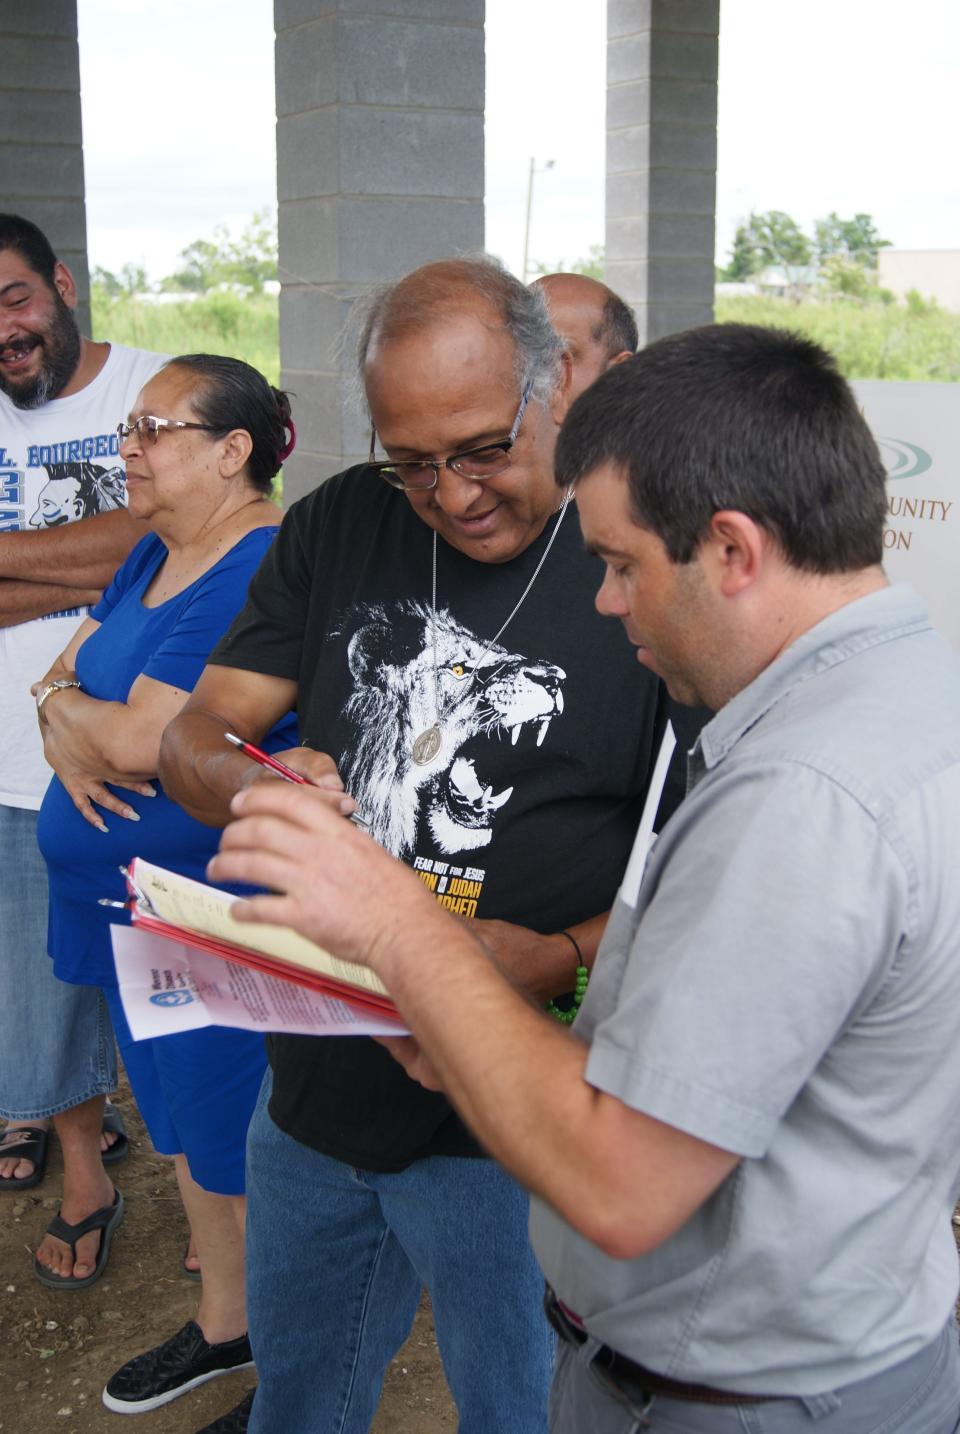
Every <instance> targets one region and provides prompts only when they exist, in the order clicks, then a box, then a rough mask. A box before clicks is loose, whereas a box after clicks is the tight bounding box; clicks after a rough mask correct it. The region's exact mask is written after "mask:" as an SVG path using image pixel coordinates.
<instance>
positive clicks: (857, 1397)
mask: <svg viewBox="0 0 960 1434" xmlns="http://www.w3.org/2000/svg"><path fill="white" fill-rule="evenodd" d="M595 1350H596V1342H595V1341H590V1342H589V1343H588V1344H585V1345H583V1346H582V1347H581V1348H580V1349H574V1348H573V1347H572V1346H571V1345H569V1344H563V1343H561V1345H560V1351H559V1354H558V1356H557V1369H556V1374H555V1376H554V1381H553V1389H552V1390H551V1394H550V1431H551V1434H960V1348H958V1345H957V1327H956V1325H955V1324H954V1322H953V1320H950V1322H949V1324H948V1325H947V1326H946V1328H945V1329H944V1330H943V1332H942V1334H941V1335H940V1337H939V1338H938V1339H936V1340H934V1341H933V1343H932V1344H929V1345H927V1347H926V1349H921V1350H920V1351H919V1353H917V1354H915V1355H913V1356H911V1358H910V1359H906V1360H904V1361H903V1363H902V1364H897V1365H895V1366H894V1367H893V1368H892V1369H885V1370H883V1371H882V1373H880V1374H874V1375H871V1376H870V1377H869V1378H867V1379H861V1380H857V1381H855V1382H854V1383H852V1384H844V1385H841V1386H840V1387H839V1388H838V1389H833V1390H830V1391H829V1392H828V1393H826V1394H816V1395H812V1396H810V1397H809V1398H806V1399H803V1398H792V1399H772V1400H770V1402H769V1403H767V1404H733V1405H720V1404H695V1403H688V1402H686V1401H684V1400H679V1399H666V1398H664V1397H663V1396H655V1397H654V1398H653V1399H651V1400H649V1401H647V1402H645V1401H643V1400H642V1399H640V1398H639V1397H637V1396H633V1397H631V1396H630V1395H629V1394H627V1395H626V1397H624V1395H622V1394H618V1393H616V1392H614V1391H613V1390H611V1388H610V1385H609V1384H608V1383H607V1382H606V1381H605V1379H604V1378H603V1376H601V1375H600V1374H598V1373H597V1372H596V1370H595V1369H594V1368H592V1367H591V1365H590V1359H591V1356H592V1355H593V1353H595Z"/></svg>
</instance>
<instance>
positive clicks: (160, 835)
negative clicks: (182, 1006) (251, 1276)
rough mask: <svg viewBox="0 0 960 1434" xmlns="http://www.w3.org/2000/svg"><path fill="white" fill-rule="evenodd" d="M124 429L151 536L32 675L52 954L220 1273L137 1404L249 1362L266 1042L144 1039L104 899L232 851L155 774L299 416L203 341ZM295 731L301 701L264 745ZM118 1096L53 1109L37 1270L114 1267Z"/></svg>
mask: <svg viewBox="0 0 960 1434" xmlns="http://www.w3.org/2000/svg"><path fill="white" fill-rule="evenodd" d="M118 435H119V437H120V453H121V456H122V457H123V459H124V461H125V463H126V469H127V494H128V505H129V508H130V511H131V512H132V513H134V514H135V515H136V516H137V517H139V518H142V519H143V520H144V523H145V525H146V527H147V528H148V529H149V532H148V533H147V535H146V536H145V537H144V538H143V539H142V540H141V541H140V543H139V544H138V545H137V547H136V548H134V550H133V552H132V553H131V554H130V556H129V558H128V559H127V560H126V562H125V563H124V564H123V566H122V567H121V569H120V570H119V572H118V573H117V575H116V577H115V579H114V581H113V583H112V584H111V585H110V587H109V589H108V590H107V591H106V593H104V595H103V598H102V599H101V601H100V602H99V603H98V604H97V606H96V607H95V608H93V610H92V612H91V614H90V616H89V617H88V618H86V619H85V620H84V621H83V623H82V624H81V625H80V627H79V628H78V630H77V632H76V634H75V635H74V637H73V640H72V641H71V642H70V644H69V646H68V647H67V648H66V649H65V651H64V652H63V653H62V654H61V656H60V658H59V659H58V660H57V662H56V663H55V664H54V666H53V667H52V668H51V670H50V671H49V672H48V673H47V674H46V676H45V677H44V678H43V679H42V680H41V681H40V682H39V683H37V684H36V687H35V689H34V690H35V693H36V696H37V706H38V713H39V721H40V727H41V731H42V733H43V737H44V749H45V754H46V757H47V760H48V762H49V763H50V765H51V766H52V767H53V769H54V772H55V774H56V775H55V776H54V777H53V779H52V781H51V783H50V786H49V788H48V790H47V793H46V796H45V798H44V802H43V806H42V809H41V813H40V823H39V840H40V847H41V850H42V851H43V854H44V857H45V858H46V861H47V865H48V869H49V877H50V954H51V956H52V957H53V961H54V969H55V971H56V974H57V975H58V976H59V977H60V978H61V979H62V980H65V981H71V982H77V983H80V984H85V985H95V986H98V987H100V988H101V990H102V991H103V993H104V996H105V998H106V1004H107V1006H108V1007H109V1013H110V1017H111V1018H112V1021H113V1025H114V1029H115V1032H116V1035H117V1042H118V1045H119V1047H120V1050H121V1052H122V1054H123V1058H124V1064H125V1066H126V1069H127V1073H128V1076H129V1079H130V1084H131V1087H132V1089H133V1093H134V1096H135V1097H136V1100H137V1104H138V1106H139V1108H140V1111H141V1114H142V1115H143V1118H144V1121H145V1123H146V1126H147V1129H148V1131H149V1133H150V1137H151V1139H152V1141H153V1144H154V1146H155V1148H156V1149H157V1150H158V1151H160V1152H161V1153H163V1154H169V1155H172V1156H173V1157H174V1160H175V1164H176V1169H177V1178H178V1181H179V1184H180V1190H181V1194H182V1196H183V1202H184V1205H185V1207H186V1210H187V1214H188V1217H189V1220H190V1225H191V1230H192V1232H193V1236H194V1239H195V1241H196V1247H197V1253H198V1255H199V1258H200V1264H201V1269H202V1276H203V1278H202V1287H201V1298H200V1306H199V1310H198V1312H197V1316H196V1320H191V1321H189V1322H188V1324H187V1325H185V1326H184V1328H183V1329H182V1330H180V1331H178V1333H177V1334H176V1335H174V1336H173V1337H172V1338H171V1339H170V1340H167V1341H165V1343H164V1344H162V1345H160V1346H159V1347H158V1348H157V1349H155V1350H150V1351H148V1352H147V1353H146V1354H142V1355H140V1356H138V1357H137V1358H135V1359H133V1360H131V1361H130V1362H129V1363H128V1364H126V1365H124V1366H123V1368H122V1369H120V1370H118V1371H117V1373H116V1374H115V1375H114V1376H113V1378H112V1379H111V1380H110V1382H109V1384H108V1386H107V1388H106V1389H105V1390H104V1402H105V1403H106V1404H107V1406H108V1407H109V1408H111V1409H115V1410H118V1411H120V1412H125V1413H127V1412H129V1413H134V1412H140V1411H143V1410H147V1409H153V1408H156V1407H158V1406H159V1405H160V1404H164V1403H166V1402H167V1401H168V1400H169V1399H173V1398H176V1396H177V1395H178V1394H181V1393H183V1392H184V1390H185V1389H188V1388H191V1387H192V1386H193V1385H194V1384H197V1383H199V1382H201V1381H202V1380H205V1379H208V1378H212V1377H213V1376H214V1375H215V1374H217V1373H220V1372H223V1371H225V1370H227V1369H231V1368H236V1367H240V1366H242V1365H244V1364H248V1363H249V1362H250V1360H251V1354H250V1347H249V1343H248V1341H247V1333H246V1331H247V1324H246V1310H245V1304H244V1287H243V1281H244V1263H243V1219H244V1194H243V1192H244V1183H243V1157H244V1143H245V1137H246V1127H247V1123H248V1121H249V1118H250V1115H251V1113H252V1111H253V1107H254V1103H255V1100H256V1095H257V1091H258V1089H259V1086H260V1081H261V1077H262V1074H263V1069H264V1064H265V1055H264V1044H263V1040H262V1038H261V1037H260V1036H258V1035H256V1034H254V1033H250V1032H246V1031H234V1030H224V1029H218V1028H208V1029H204V1030H200V1031H192V1032H187V1033H184V1034H178V1035H168V1036H164V1037H161V1038H157V1039H155V1040H148V1041H137V1042H134V1041H133V1040H132V1038H131V1036H130V1032H129V1029H128V1027H127V1024H126V1020H125V1018H124V1014H123V1009H122V1006H121V1003H120V999H119V994H118V991H117V985H116V974H115V970H114V965H113V958H112V953H111V946H110V933H109V927H110V924H111V922H116V921H117V920H118V913H117V912H116V911H110V910H108V909H105V908H104V907H103V906H100V905H98V904H97V903H98V898H100V897H114V898H116V899H121V900H122V899H123V897H124V895H125V891H124V883H123V878H122V877H121V875H120V873H119V867H120V866H121V865H123V864H125V863H126V862H128V861H129V860H130V858H131V857H132V856H134V855H139V856H143V857H145V858H147V859H148V860H151V861H156V862H158V863H159V864H161V865H165V866H169V867H171V868H174V869H176V870H177V871H180V872H182V873H184V874H185V875H187V876H192V877H196V878H198V879H201V880H202V879H204V869H205V866H206V863H207V861H208V859H209V857H210V856H211V855H212V854H213V852H214V851H215V850H216V846H217V839H218V835H219V834H218V833H217V832H216V831H215V830H213V829H212V828H209V827H205V826H203V825H201V823H199V822H197V821H195V820H193V818H191V817H188V816H187V814H186V813H185V812H184V811H183V809H182V808H181V807H179V806H177V805H176V803H174V802H173V801H171V800H170V799H169V798H168V797H167V796H166V795H165V794H164V792H163V790H162V788H161V787H160V786H159V784H158V783H157V781H156V771H157V755H158V751H159V747H160V738H161V735H162V733H163V729H164V727H165V726H166V724H167V723H168V722H169V721H170V720H171V718H172V717H174V716H175V715H176V713H177V712H178V711H179V710H180V708H181V706H182V705H183V703H184V702H185V701H186V699H187V696H188V694H189V693H190V691H191V690H192V688H193V686H194V684H195V683H196V681H197V678H198V677H199V675H200V673H201V671H202V670H203V667H204V664H205V662H206V660H207V657H208V655H209V653H210V651H211V649H212V648H213V646H214V644H215V643H216V642H217V640H218V639H219V638H220V636H221V635H222V634H223V633H224V632H225V631H226V629H227V627H228V626H229V624H230V622H231V620H232V619H233V617H234V616H235V614H236V613H237V611H238V610H239V609H240V607H241V606H242V604H243V601H244V598H245V596H246V590H247V585H248V583H249V580H250V578H251V576H252V575H253V573H254V571H255V569H256V568H257V566H258V564H259V562H260V559H261V558H262V557H263V555H264V553H265V552H266V550H267V548H268V547H269V545H270V543H271V542H272V540H273V537H274V535H275V532H276V527H277V524H278V523H279V521H280V512H279V510H278V508H277V507H276V505H275V504H274V503H273V502H271V500H270V497H269V493H270V488H271V483H272V480H273V478H274V476H275V474H276V473H277V471H278V469H279V467H280V464H281V462H282V461H283V459H284V458H285V457H286V456H287V454H288V453H289V451H290V449H291V448H292V442H293V439H292V435H293V425H292V422H291V420H290V409H289V405H288V402H287V398H286V395H284V394H282V393H279V392H278V391H277V390H276V389H273V388H271V387H270V386H269V385H268V384H267V382H266V381H265V380H264V379H263V378H262V377H261V375H260V374H258V373H257V372H256V370H254V369H252V368H250V367H249V366H248V365H247V364H244V363H241V362H240V361H239V360H236V359H228V358H220V357H214V356H211V355H191V356H187V357H184V358H179V359H174V360H172V361H171V362H170V363H169V364H167V366H166V367H165V368H163V369H162V370H161V371H160V372H159V373H158V374H157V375H156V376H155V377H154V378H153V379H151V381H150V382H149V383H148V384H147V385H146V387H145V388H144V389H143V391H142V392H141V394H140V395H139V398H138V400H137V403H136V405H135V407H134V410H133V412H132V413H131V414H130V415H129V421H128V422H127V423H121V424H120V426H119V428H118ZM296 740H297V738H296V732H295V726H294V719H293V717H292V716H291V717H290V718H288V719H285V721H284V722H283V723H281V724H279V725H278V727H277V728H275V729H274V732H273V733H272V734H271V738H270V739H268V740H267V742H266V743H265V745H266V746H267V747H268V748H270V749H274V750H279V749H281V748H284V747H290V746H295V745H296ZM119 919H122V918H119ZM65 1038H68V1037H67V1036H66V1035H65ZM102 1102H103V1098H102V1097H101V1096H98V1097H95V1098H94V1099H92V1100H89V1101H87V1102H85V1103H84V1104H82V1105H79V1106H76V1107H74V1109H73V1110H70V1111H65V1112H64V1113H63V1114H62V1115H61V1116H57V1117H56V1118H55V1123H56V1128H57V1133H58V1136H59V1138H60V1142H61V1145H62V1148H63V1155H64V1189H63V1203H62V1205H61V1208H60V1213H59V1215H58V1216H57V1218H56V1219H55V1220H54V1221H53V1222H52V1224H51V1225H50V1227H49V1230H48V1233H47V1235H46V1236H45V1238H44V1240H43V1242H42V1244H41V1245H40V1248H39V1250H38V1252H37V1258H36V1261H35V1272H36V1275H37V1278H38V1279H40V1280H41V1282H42V1283H44V1284H46V1285H50V1286H52V1287H54V1288H56V1289H62V1288H71V1289H77V1288H81V1287H84V1286H86V1285H88V1284H90V1283H92V1282H93V1281H94V1280H96V1279H98V1278H99V1276H100V1275H101V1274H102V1272H103V1269H104V1267H105V1264H106V1260H107V1256H108V1252H109V1244H110V1238H111V1236H112V1233H113V1230H114V1229H115V1228H116V1225H117V1224H118V1222H119V1220H120V1218H121V1216H122V1212H123V1199H122V1196H121V1195H120V1192H119V1191H117V1190H115V1189H114V1187H113V1185H112V1183H111V1181H110V1179H109V1177H108V1176H107V1174H106V1172H105V1171H104V1168H103V1165H102V1163H101V1159H100V1121H101V1111H102Z"/></svg>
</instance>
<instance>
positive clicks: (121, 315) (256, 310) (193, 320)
mask: <svg viewBox="0 0 960 1434" xmlns="http://www.w3.org/2000/svg"><path fill="white" fill-rule="evenodd" d="M91 309H92V314H93V325H92V327H93V337H94V338H95V339H111V340H112V341H113V342H114V343H118V344H129V345H131V346H132V347H133V348H138V349H155V350H156V351H157V352H158V353H168V354H173V355H176V354H191V353H215V354H228V355H229V356H230V357H231V358H240V359H245V360H246V362H247V363H249V364H252V365H253V367H254V368H256V369H259V370H260V372H261V373H262V374H263V375H264V377H265V378H266V379H267V380H268V381H269V382H270V383H272V384H274V385H277V384H279V382H280V321H279V304H278V301H277V296H276V295H275V294H251V295H249V296H247V297H241V296H240V295H239V294H230V293H215V294H204V295H203V296H202V298H199V299H194V300H193V302H192V303H179V304H150V303H145V302H144V301H143V300H142V299H137V298H128V297H123V298H117V299H111V298H109V297H108V296H107V295H106V294H105V293H104V291H103V290H102V289H99V288H97V287H94V290H93V293H92V295H91Z"/></svg>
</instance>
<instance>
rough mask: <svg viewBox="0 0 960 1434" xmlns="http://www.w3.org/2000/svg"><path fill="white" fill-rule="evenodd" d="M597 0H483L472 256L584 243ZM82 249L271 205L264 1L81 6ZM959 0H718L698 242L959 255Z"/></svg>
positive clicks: (594, 116)
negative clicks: (712, 177) (780, 220)
mask: <svg viewBox="0 0 960 1434" xmlns="http://www.w3.org/2000/svg"><path fill="white" fill-rule="evenodd" d="M605 8H606V7H605V5H604V4H603V3H602V0H487V112H486V165H487V175H486V190H487V247H488V248H489V249H490V250H491V251H492V252H493V253H496V254H499V255H500V256H501V258H503V259H504V260H505V261H506V262H507V263H508V264H509V265H510V266H511V267H512V268H514V269H515V270H519V268H520V265H521V262H522V252H523V227H524V211H525V204H526V193H527V175H528V169H529V164H530V159H531V157H535V158H536V161H537V165H538V167H540V166H543V165H545V163H546V161H547V160H548V159H552V160H553V161H554V166H553V168H552V169H549V170H546V169H544V170H543V172H542V173H538V174H537V176H536V181H535V194H534V208H533V222H532V226H531V239H530V252H531V258H532V259H538V260H541V261H543V262H544V263H546V264H548V265H550V266H556V265H559V263H560V262H561V261H564V260H566V261H567V262H570V261H573V260H574V259H576V258H578V257H580V256H583V255H586V254H587V253H588V251H589V248H590V246H591V245H592V244H602V243H603V173H604V105H605V97H604V82H605V39H606V37H605V22H604V14H605ZM78 11H79V28H80V66H81V75H82V85H83V126H84V154H85V164H86V183H87V226H88V233H89V248H90V260H91V263H92V264H100V265H102V266H103V267H105V268H109V269H117V268H119V267H120V266H121V265H122V264H123V263H124V262H126V261H128V260H129V261H132V262H135V263H141V264H143V265H144V266H145V267H146V268H147V270H148V272H149V273H150V276H151V277H152V278H160V277H161V276H162V275H164V274H166V273H169V272H170V271H171V269H173V268H174V267H175V265H176V259H177V254H178V253H179V251H180V250H181V249H182V248H184V246H185V245H187V244H188V243H190V242H191V241H192V240H193V239H197V238H207V237H210V236H211V234H212V231H213V228H214V226H215V225H216V224H218V223H226V224H228V225H229V226H230V227H231V228H233V229H234V230H236V229H238V228H240V227H242V225H243V224H244V223H245V222H246V221H247V220H248V219H249V217H250V216H251V215H252V213H253V212H254V210H256V209H258V208H263V207H264V206H272V205H274V204H275V184H276V168H275V157H274V100H273V95H274V89H273V4H272V0H165V3H164V5H163V6H162V7H160V9H158V8H157V5H156V0H78ZM958 94H960V3H958V0H913V3H911V4H910V5H908V6H904V5H903V4H902V2H901V0H806V3H805V4H804V5H803V6H793V5H786V4H783V3H773V0H722V5H721V23H720V114H719V172H718V178H717V184H718V193H717V253H718V257H719V258H720V260H721V262H722V261H723V260H724V258H725V256H726V253H727V250H728V249H729V245H730V240H731V238H732V235H733V230H734V228H735V226H736V224H737V222H738V220H739V219H740V218H742V217H743V216H745V215H746V214H747V213H748V212H749V211H750V210H751V209H756V210H764V209H784V210H786V211H787V212H788V213H790V214H792V215H793V216H794V217H795V218H796V219H797V220H798V221H799V222H800V223H801V224H803V225H804V226H805V227H809V226H811V225H812V222H813V220H814V219H815V218H818V217H820V216H821V215H824V214H826V213H828V212H829V211H830V210H833V209H835V210H837V211H838V212H839V213H840V214H841V216H844V217H846V216H849V215H852V214H854V213H856V212H858V211H864V212H866V213H868V214H872V215H873V217H874V219H875V220H876V223H877V225H878V227H879V229H880V232H881V233H882V234H883V235H884V237H886V238H888V239H891V240H892V241H893V242H894V243H895V245H896V246H897V247H898V248H904V249H952V248H958V249H960V180H958V175H960V165H958V163H957V159H956V155H957V149H958V135H957V95H958Z"/></svg>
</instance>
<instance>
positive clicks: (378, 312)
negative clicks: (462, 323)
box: [357, 254, 563, 404]
mask: <svg viewBox="0 0 960 1434" xmlns="http://www.w3.org/2000/svg"><path fill="white" fill-rule="evenodd" d="M465 293H468V294H472V295H474V296H476V298H478V299H480V300H481V301H482V302H483V303H485V304H486V305H487V306H489V308H491V309H493V311H494V312H495V313H496V314H498V315H499V317H500V321H501V323H502V324H503V327H504V328H505V329H506V330H507V331H508V333H509V334H510V337H511V338H512V339H513V344H514V349H515V353H516V357H515V360H514V373H515V376H516V380H517V384H518V386H519V388H520V389H521V390H523V389H524V388H526V387H527V385H528V384H529V385H531V397H533V398H534V399H536V400H537V401H538V402H539V403H541V404H545V403H549V401H550V399H551V398H552V397H553V395H554V393H555V392H556V390H557V388H558V386H559V384H560V382H561V379H562V375H563V368H562V362H561V355H562V354H563V344H562V342H561V341H560V339H559V338H558V337H557V335H556V333H555V332H554V329H553V325H552V324H551V322H550V314H549V312H548V310H547V305H546V302H545V299H544V296H543V294H542V292H541V291H540V290H539V289H528V288H527V287H526V285H525V284H521V283H520V280H519V279H516V278H514V276H513V275H512V274H510V273H508V272H507V270H506V269H505V268H504V266H503V265H502V264H501V263H500V261H499V259H494V258H492V257H491V256H489V255H486V254H484V255H481V256H479V257H474V258H463V259H446V260H442V261H441V262H439V263H436V264H426V265H424V266H423V268H421V269H415V270H414V271H413V272H412V273H411V274H407V275H405V276H404V278H402V279H397V280H395V281H394V282H393V283H391V284H385V285H383V286H382V287H380V288H378V289H375V290H374V291H373V292H372V293H371V294H369V295H368V296H367V297H366V298H365V299H364V300H363V308H362V311H361V313H360V315H359V318H360V323H361V325H362V327H361V328H360V336H359V339H358V342H357V372H358V377H359V378H360V379H361V380H362V377H363V371H364V369H365V367H366V363H367V359H368V357H369V354H370V349H371V347H372V346H373V344H374V342H375V341H377V340H381V341H383V340H386V341H389V340H391V339H395V338H399V337H400V335H401V334H408V333H416V332H417V331H418V330H419V331H423V330H426V329H428V328H430V327H431V325H433V324H434V323H436V321H437V319H438V318H440V317H441V316H444V315H448V314H455V313H457V312H458V311H461V312H462V311H463V310H464V309H466V308H467V307H468V306H467V304H466V303H465V302H464V299H465Z"/></svg>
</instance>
